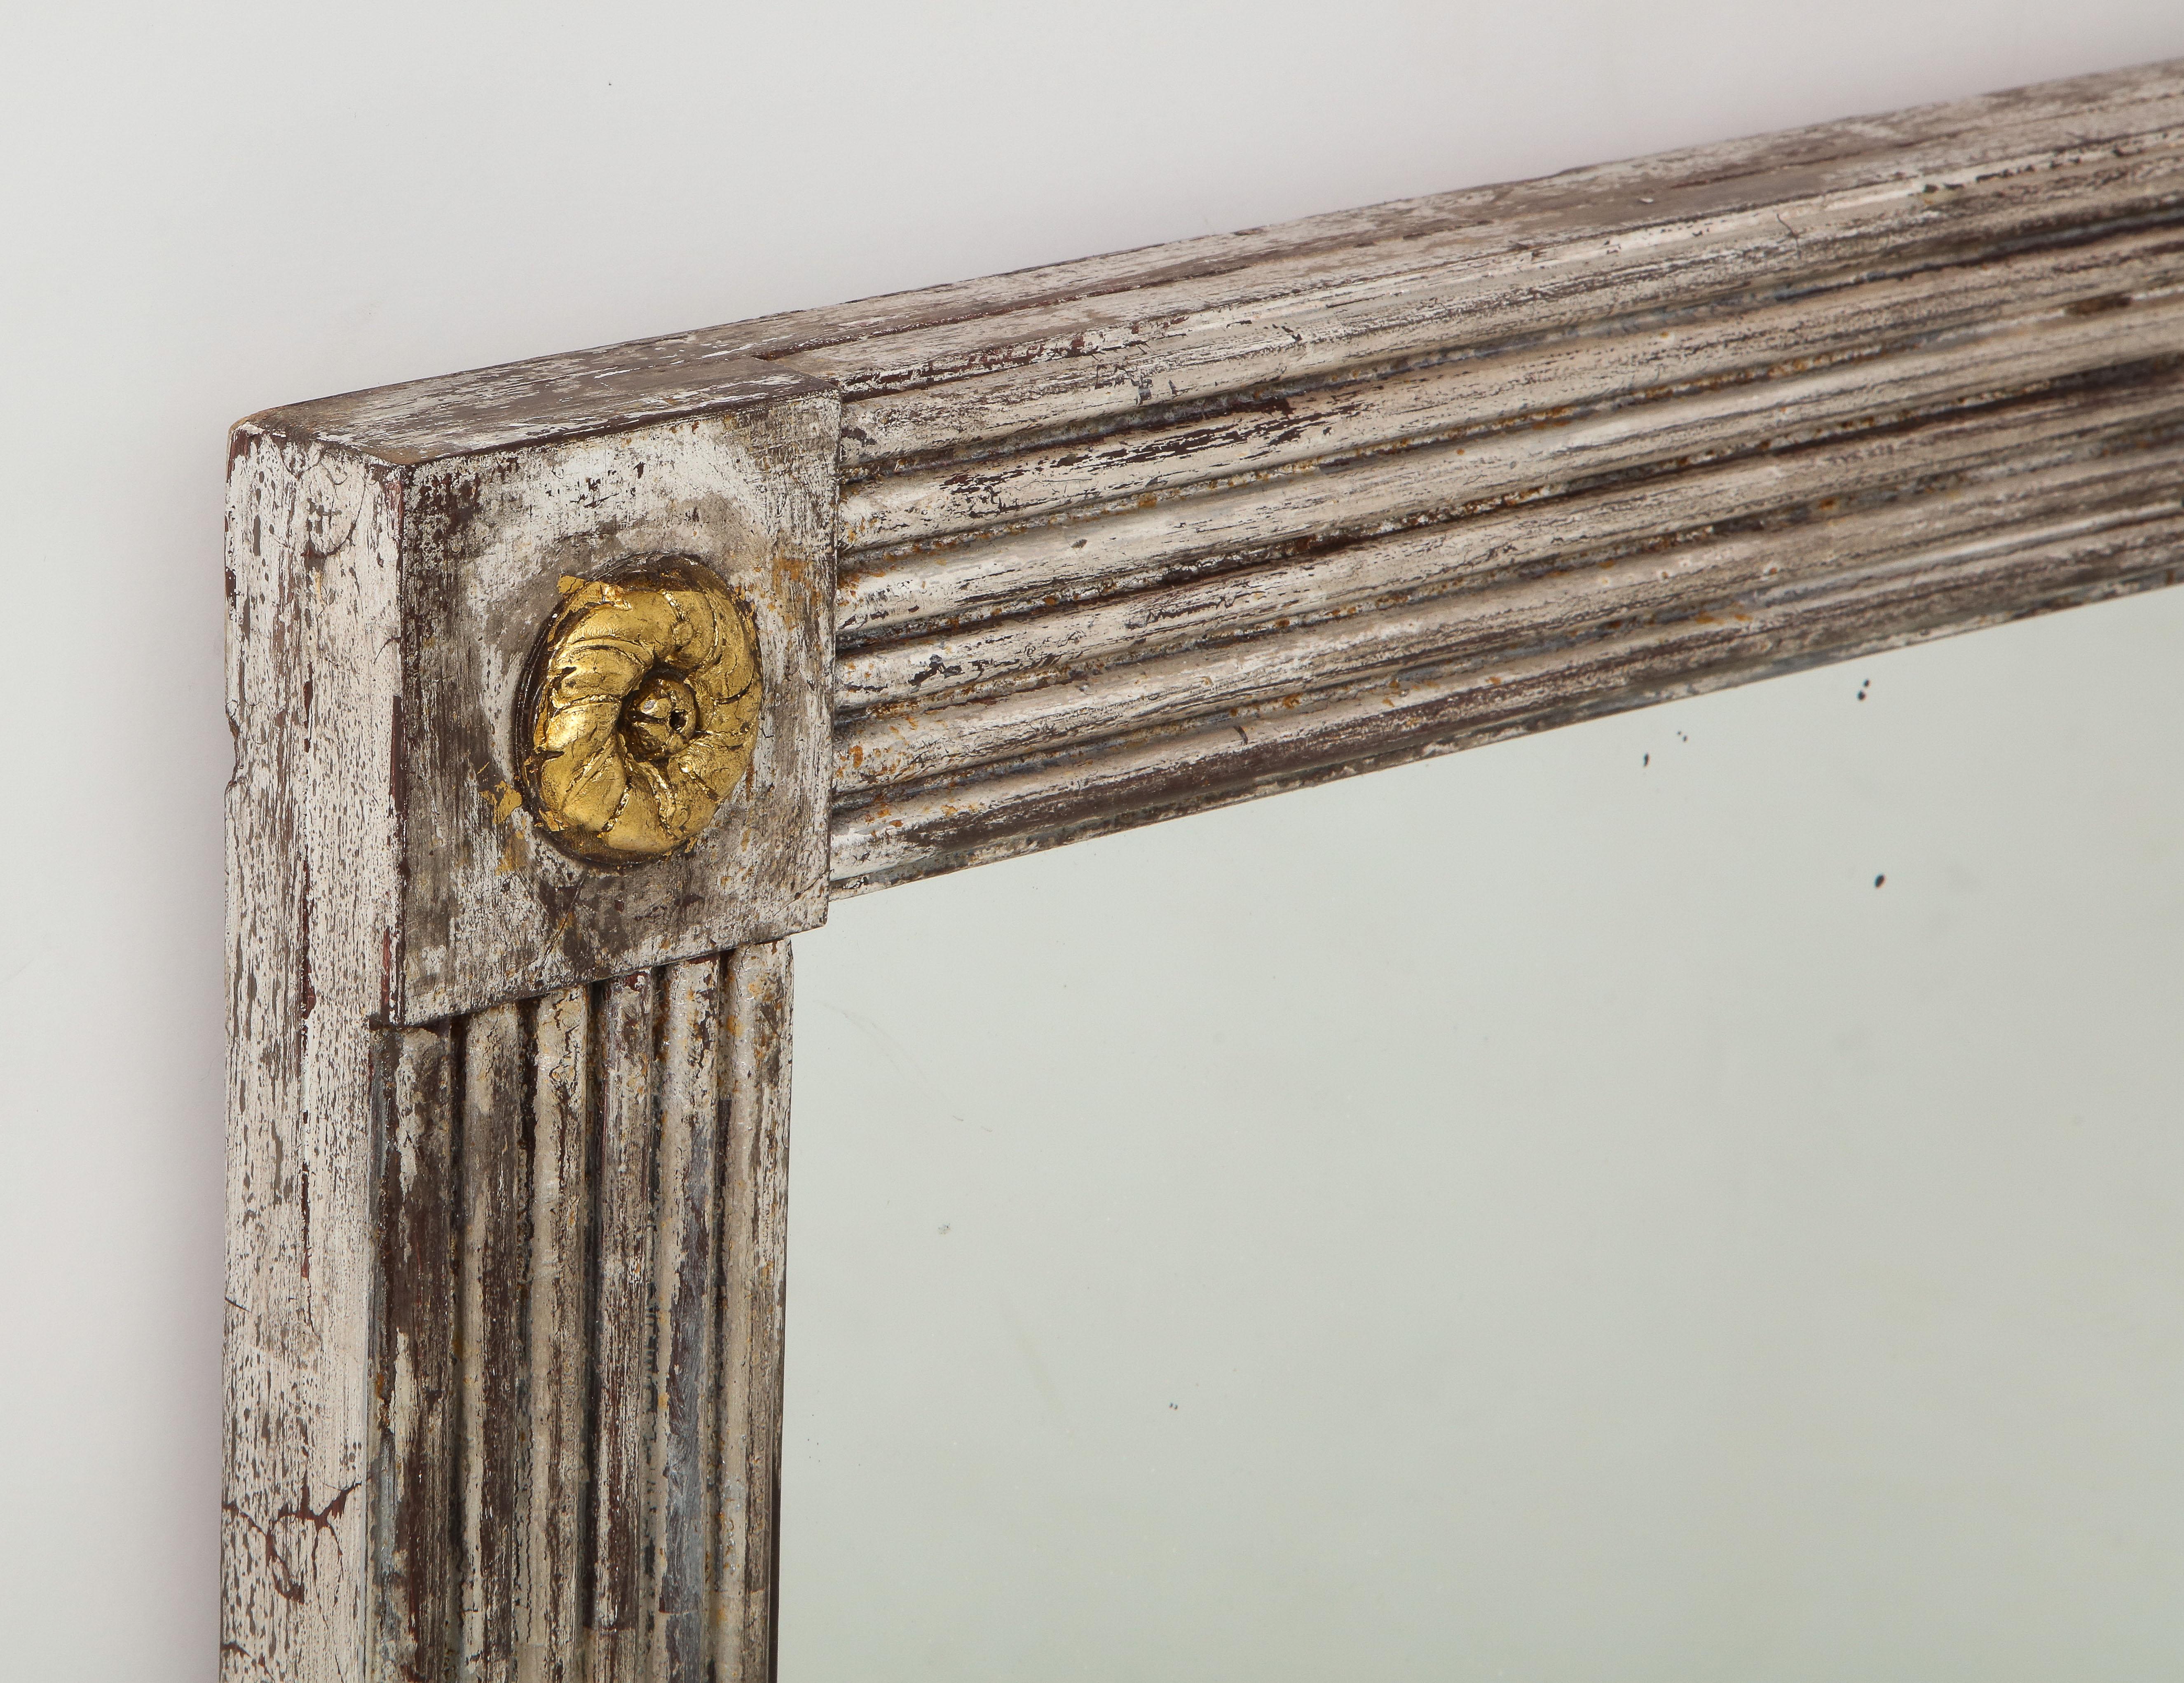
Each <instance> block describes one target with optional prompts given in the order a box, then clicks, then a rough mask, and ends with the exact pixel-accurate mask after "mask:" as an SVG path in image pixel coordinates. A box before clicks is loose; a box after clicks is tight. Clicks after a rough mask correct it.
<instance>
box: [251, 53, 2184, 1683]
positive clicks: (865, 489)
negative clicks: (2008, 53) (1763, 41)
mask: <svg viewBox="0 0 2184 1683" xmlns="http://www.w3.org/2000/svg"><path fill="white" fill-rule="evenodd" d="M2180 324H2184V66H2179V65H2170V66H2156V67H2153V68H2150V69H2148V70H2137V71H2130V72H2125V73H2120V74H2118V75H2110V76H2104V77H2092V78H2086V79H2082V80H2080V81H2075V82H2070V83H2061V84H2057V85H2054V86H2050V87H2046V88H2033V89H2027V90H2020V91H2018V92H2014V93H2009V94H2003V95H1997V96H1994V97H1992V98H1987V99H1983V100H1974V101H1969V102H1964V103H1960V104H1958V105H1955V106H1949V107H1937V108H1932V109H1926V110H1923V111H1916V112H1910V113H1905V114H1900V115H1897V116H1894V117H1886V118H1878V119H1865V120H1860V121H1858V122H1857V123H1853V124H1842V125H1825V126H1823V127H1819V128H1815V129H1811V130H1806V131H1799V132H1797V133H1794V134H1789V135H1783V136H1775V137H1763V138H1761V139H1759V140H1753V141H1741V142H1733V143H1730V144H1728V145H1724V146H1719V147H1709V148H1697V149H1696V150H1694V151H1691V152H1687V153H1678V154H1674V155H1670V156H1667V157H1663V158H1658V159H1641V160H1637V161H1635V162H1633V163H1629V164H1612V165H1604V166H1601V167H1599V168H1596V169H1593V170H1580V171H1575V172H1572V173H1571V174H1570V175H1568V176H1560V177H1556V178H1554V179H1552V180H1550V181H1539V182H1529V183H1518V184H1515V185H1513V186H1508V187H1491V188H1483V189H1476V190H1473V191H1469V192H1459V193H1453V194H1446V195H1441V196H1438V197H1435V198H1429V199H1420V200H1413V201H1408V202H1406V203H1400V204H1395V205H1387V206H1381V207H1377V208H1375V209H1368V210H1363V211H1355V212H1345V213H1340V214H1337V215H1331V216H1326V217H1319V218H1314V219H1311V220H1308V221H1306V222H1302V223H1297V224H1293V225H1290V226H1286V227H1281V228H1272V229H1262V230H1257V231H1251V232H1249V233H1245V234H1240V235H1233V236H1223V237H1215V238H1212V239H1207V240H1200V241H1190V242H1184V243H1182V244H1179V245H1178V246H1174V247H1168V248H1156V249H1154V250H1151V251H1146V252H1137V253H1128V254H1122V255H1120V256H1117V257H1112V258H1100V259H1089V260H1088V261H1086V262H1084V263H1080V264H1074V265H1058V266H1055V267H1050V268H1047V269H1044V270H1031V271H1027V272H1025V273H1023V274H1020V275H1016V276H1000V277H996V278H995V279H992V280H989V281H974V282H969V283H966V284H964V285H962V286H958V287H938V288H934V289H933V290H931V291H929V292H927V293H916V294H909V295H905V296H903V297H900V298H889V299H880V300H872V301H867V302H866V303H863V304H855V305H850V306H844V307H842V308H840V309H831V310H819V311H811V312H805V313H802V314H799V315H789V316H783V317H777V318H773V319H772V320H767V321H764V322H758V323H747V324H741V325H738V326H731V327H726V328H720V329H714V330H710V331H708V332H703V333H697V334H684V335H677V336H674V337H671V338H666V339H660V340H652V341H645V342H642V343H637V344H633V345H625V346H618V347H612V348H608V349H606V350H604V351H594V352H588V353H582V354H577V355H573V356H569V357H557V358H548V359H540V360H538V361H536V362H532V363H527V364H521V365H514V366H511V367H506V368H500V369H487V370H482V371H475V372H472V373H469V374H464V375H457V376H448V377H447V378H444V379H440V380H433V381H426V382H415V383H414V384H412V385H409V386H404V387H390V388H387V389H385V390H382V391H378V392H368V393H356V394H352V395H350V396H348V397H345V398H331V399H328V400H326V402H323V403H320V404H304V405H300V406H298V407H296V408H294V409H291V410H283V411H279V412H276V413H273V414H270V415H266V416H263V417H260V418H259V419H258V420H257V421H253V422H248V423H245V424H244V425H243V426H240V427H238V428H237V429H236V431H235V432H234V434H233V435H232V437H231V443H230V478H229V518H228V529H227V541H228V574H227V581H226V588H227V595H228V608H229V616H230V619H229V626H230V632H229V683H228V693H229V705H230V711H231V716H232V719H233V721H234V726H235V733H236V741H237V770H236V774H235V779H234V782H233V783H232V784H231V789H230V795H229V801H230V805H229V828H228V836H229V893H230V928H231V962H230V971H229V978H228V991H229V1004H230V1019H229V1045H230V1061H229V1087H230V1134H231V1140H230V1151H229V1186H228V1211H229V1252H228V1291H229V1301H230V1318H229V1326H228V1335H227V1340H226V1364H227V1420H226V1433H227V1460H226V1488H225V1491H224V1500H223V1521H224V1526H225V1538H226V1541H225V1545H224V1552H223V1575H224V1612H223V1628H222V1648H221V1655H222V1658H221V1665H222V1675H223V1676H224V1677H226V1678H228V1679H230V1680H235V1683H240V1680H242V1679H245V1678H262V1677H266V1676H277V1677H281V1678H283V1679H295V1680H299V1683H337V1680H338V1683H353V1680H354V1679H356V1678H357V1677H359V1675H361V1676H362V1677H364V1678H365V1679H367V1680H373V1683H396V1680H431V1683H454V1680H455V1679H457V1678H459V1677H460V1678H466V1679H505V1680H508V1683H516V1680H538V1683H574V1680H577V1679H579V1678H588V1679H590V1680H594V1683H596V1680H602V1679H611V1678H617V1677H623V1676H627V1677H632V1678H633V1677H638V1676H642V1677H644V1678H647V1679H649V1680H688V1683H699V1680H701V1679H706V1678H710V1679H714V1680H717V1683H760V1680H762V1679H764V1678H766V1677H767V1676H768V1675H770V1666H771V1657H772V1641H773V1636H772V1631H773V1613H772V1608H773V1605H774V1599H773V1597H774V1588H773V1583H772V1570H773V1559H774V1552H775V1551H774V1542H773V1540H774V1538H775V1536H776V1535H777V1531H776V1527H777V1518H778V1516H777V1502H778V1483H777V1480H778V1457H779V1433H780V1413H779V1410H780V1389H779V1387H780V1360H781V1349H782V1340H781V1314H782V1305H783V1287H782V1276H781V1265H782V1258H783V1238H784V1234H785V1225H784V1223H785V1217H784V1214H783V1195H784V1190H785V1184H784V1179H783V1175H784V1171H785V1162H786V1150H787V1127H788V1113H787V1084H788V954H787V950H786V946H785V944H784V943H783V942H781V941H780V940H778V939H777V937H780V936H783V935H785V934H787V933H791V932H793V931H794V930H796V929H799V928H808V927H811V925H812V924H814V923H816V922H818V921H820V920H821V919H822V917H824V914H825V910H826V906H827V898H828V895H829V894H830V893H839V892H850V891H855V890H858V889H865V888H870V887H875V886H880V885H883V884H885V883H892V882H900V881H903V880H906V879H909V878H915V877H917V876H921V875H924V874H928V873H930V872H936V871H941V870H950V869H955V868H957V867H962V866H965V865H970V864H976V863H979V862H983V861H989V860H992V859H997V858H1002V857H1006V856H1008V855H1011V854H1012V853H1017V852H1022V851H1024V850H1029V849H1034V848H1039V847H1045V846H1050V845H1054V844H1058V843H1061V842H1066V841H1068V840H1072V839H1077V838H1078V837H1082V836H1086V835H1091V834H1097V833H1104V832H1106V831H1108V830H1112V829H1117V828H1125V827H1127V826H1129V825H1133V824H1138V823H1143V822H1151V821H1152V820H1155V819H1158V818H1162V817H1165V816H1172V815H1173V814H1176V813H1179V812H1184V811H1193V810H1196V809H1199V808H1202V807H1205V806H1208V805H1218V804H1221V803H1223V802H1227V801H1232V800H1242V799H1247V798H1251V797H1253V796H1256V795H1258V794H1268V793H1273V792H1276V791H1279V790H1282V789H1292V788H1296V787H1301V786H1302V785H1304V784H1307V783H1312V782H1316V781H1318V780H1320V779H1323V778H1327V777H1341V776H1348V775H1351V774H1353V773H1357V772H1363V771H1368V770H1371V769H1373V768H1375V767H1377V766H1385V765H1391V764H1396V763H1399V762H1401V761H1405V760H1407V759H1412V758H1416V757H1418V756H1419V755H1428V754H1435V753H1441V752H1446V751H1449V750H1453V749H1457V748H1461V747H1465V746H1468V745H1471V744H1476V743H1481V742H1487V741H1493V740H1496V739H1498V738H1502V737H1507V736H1509V735H1513V734H1516V733H1523V732H1525V731H1529V730H1535V729H1541V728H1545V727H1550V726H1552V725H1555V724H1559V723H1563V722H1569V721H1572V720H1575V719H1580V718H1584V717H1587V716H1592V715H1595V714H1597V713H1601V712H1603V711H1612V710H1614V709H1618V708H1622V707H1628V706H1635V705H1644V704H1646V702H1648V701H1652V700H1655V699H1663V698H1666V697H1669V696H1673V695H1679V694H1691V693H1693V692H1695V691H1698V690H1702V689H1707V688H1715V687H1719V686H1720V685H1724V684H1728V683H1740V682H1743V681H1746V680H1747V679H1749V678H1752V677H1763V676H1765V675H1767V674H1769V673H1772V672H1783V671H1787V670H1791V669H1794V668H1796V667H1797V666H1802V665H1807V664H1811V663H1814V662H1817V661H1821V660H1833V659H1840V658H1842V657H1844V656H1845V655H1850V654H1854V653H1858V652H1861V651H1864V650H1869V649H1880V648H1886V647H1890V646H1893V645H1894V644H1899V643H1903V642H1906V641H1911V640H1915V639H1917V638H1923V637H1928V636H1934V635H1940V634H1943V633H1947V632H1951V631H1956V630H1962V629H1966V628H1970V627H1977V626H1981V625H1986V624H1992V623H1995V622H1998V621H2003V620H2006V619H2009V618H2013V617H2015V616H2021V615H2024V614H2026V613H2030V612H2034V611H2039V610H2044V609H2048V608H2052V607H2058V606H2064V605H2070V604H2071V603H2074V602H2078V601H2084V600H2091V599H2098V598H2099V597H2101V596H2103V595H2109V594H2116V593H2120V592H2123V591H2127V590H2133V589H2140V588H2149V587H2152V586H2155V585H2160V584H2165V583H2170V582H2176V579H2177V577H2178V571H2179V562H2178V556H2179V554H2180V553H2184V496H2180V493H2178V491H2177V489H2176V488H2177V486H2178V485H2179V484H2180V483H2184V332H2180ZM838 551H839V559H840V563H841V566H840V577H839V580H838V581H837V578H836V576H835V575H836V561H837V555H838ZM663 556H666V557H686V558H690V559H691V560H693V561H694V564H695V565H698V566H703V567H704V568H705V569H706V570H707V571H709V572H710V573H711V574H713V575H715V576H716V577H717V578H718V579H719V581H720V582H721V588H722V590H723V593H724V595H725V596H726V598H727V599H729V600H732V601H733V603H734V604H735V605H736V607H737V609H738V611H740V612H743V613H746V614H747V615H748V616H749V629H750V630H751V632H752V633H753V641H754V645H755V655H756V675H757V677H758V679H759V680H760V683H759V687H758V688H756V689H755V691H754V692H752V693H754V694H758V695H760V696H762V698H763V701H762V705H761V706H760V709H759V711H758V715H757V717H756V720H755V726H754V728H753V730H752V733H751V735H750V737H749V750H750V758H751V768H750V772H749V777H748V779H747V780H746V782H745V783H744V785H743V786H742V788H741V789H740V790H739V791H738V794H737V795H736V796H735V798H734V799H733V800H727V801H725V802H723V803H722V804H721V808H720V811H719V813H718V815H717V816H714V817H713V819H712V821H711V822H706V823H698V824H695V825H694V826H691V827H687V828H688V833H687V834H684V833H676V834H675V835H674V836H673V837H672V841H673V843H674V844H675V845H672V846H671V850H669V851H668V852H667V853H666V855H665V856H663V857H660V858H659V859H656V860H652V861H648V862H641V863H632V864H631V865H628V866H626V867H613V866H605V865H602V864H600V863H599V862H597V861H591V860H587V859H584V858H581V857H572V856H571V850H570V849H568V848H566V847H565V846H562V845H559V844H557V840H556V838H555V836H554V835H553V834H549V833H540V834H533V831H534V830H537V829H540V828H541V822H540V819H541V814H542V810H543V809H542V806H541V804H540V803H539V802H538V800H537V799H536V798H535V790H534V799H533V800H531V801H529V802H526V800H525V798H524V793H523V791H524V786H525V774H526V763H525V762H526V755H528V754H530V753H532V752H533V751H535V750H536V748H537V741H536V738H533V737H532V735H531V734H530V732H531V730H532V725H533V723H534V720H533V718H532V715H531V714H529V713H527V712H526V711H525V710H524V709H523V708H522V707H521V705H519V696H520V695H521V691H522V679H523V675H524V673H525V672H526V667H527V665H528V663H529V662H530V661H531V660H532V656H533V655H534V654H535V652H536V651H537V649H538V646H539V632H540V627H543V626H546V625H548V624H549V622H552V621H554V620H555V619H556V616H560V615H562V614H564V613H565V612H573V613H577V614H581V613H582V612H584V611H586V610H588V608H590V607H594V606H598V605H602V604H604V603H606V602H608V601H609V600H610V591H609V589H608V588H607V587H608V586H609V585H610V584H611V583H612V582H613V581H614V580H615V578H616V577H617V576H618V574H619V573H620V571H621V569H624V568H626V567H628V566H632V565H633V564H637V563H639V562H641V561H642V560H643V558H646V557H652V558H658V557H663ZM617 588H619V587H617ZM588 593H589V594H588ZM837 615H838V616H839V627H840V630H841V633H842V646H841V648H840V649H839V650H838V651H837V649H836V647H835V633H836V618H837ZM716 623H717V616H716ZM640 640H642V639H640ZM653 641H654V642H655V643H659V642H660V638H654V639H653ZM661 647H662V648H664V647H665V644H664V643H663V644H661ZM656 652H659V651H658V650H657V649H655V653H656ZM655 664H659V663H655ZM665 664H666V666H669V667H671V668H673V670H671V671H670V672H667V673H666V675H664V676H662V677H659V678H658V679H657V681H656V683H655V682H654V681H653V680H652V679H651V678H650V677H649V675H647V674H636V675H633V676H632V677H631V682H630V683H629V685H628V686H627V687H626V688H627V694H623V693H621V692H617V695H616V727H617V729H618V730H621V731H623V732H625V733H627V740H628V742H629V743H630V744H633V746H634V749H635V750H641V751H640V752H638V753H637V755H636V759H635V760H633V761H632V764H634V763H636V761H643V763H646V764H652V763H655V762H654V761H650V760H646V759H645V758H644V756H645V755H651V754H655V753H659V754H663V755H666V756H668V757H669V758H672V756H673V755H676V754H677V753H680V752H682V750H684V749H685V748H687V747H688V743H689V741H690V739H691V738H690V732H689V726H690V723H691V721H692V719H693V718H694V717H695V716H696V714H697V712H698V711H699V696H698V691H697V688H696V687H695V686H694V684H693V683H691V682H690V678H689V674H688V672H687V671H685V670H684V669H683V668H682V667H681V666H677V665H676V663H675V662H673V661H668V662H666V663H665ZM646 683H653V688H649V689H647V688H644V686H645V684H646ZM631 708H633V710H634V711H628V710H629V709H631ZM715 769H716V770H718V769H719V768H717V767H716V768H715ZM531 770H532V772H533V773H534V774H535V773H536V772H537V771H538V767H537V766H532V767H531ZM632 775H641V774H638V773H632ZM738 775H741V773H740V772H738ZM722 781H725V779H723V778H716V779H715V782H716V783H720V782H722ZM563 793H564V794H567V793H569V791H567V790H565V791H563ZM714 793H716V794H721V793H725V791H724V790H719V789H715V790H714ZM830 808H831V813H830ZM671 809H673V810H675V811H681V810H682V808H681V807H680V805H678V803H677V802H676V801H673V800H670V801H667V802H665V803H662V804H660V812H661V813H666V812H669V811H670V810H671ZM570 810H572V809H570ZM564 816H566V813H565V815H564ZM601 828H602V831H604V828H607V827H604V826H603V827H601ZM660 828H661V829H662V833H666V832H667V830H668V828H670V827H669V826H668V825H666V823H665V822H663V823H662V824H661V826H660ZM562 839H565V833H564V836H563V838H562ZM830 879H831V881H830ZM1876 880H1877V879H1876Z"/></svg>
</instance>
